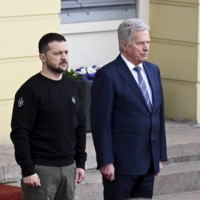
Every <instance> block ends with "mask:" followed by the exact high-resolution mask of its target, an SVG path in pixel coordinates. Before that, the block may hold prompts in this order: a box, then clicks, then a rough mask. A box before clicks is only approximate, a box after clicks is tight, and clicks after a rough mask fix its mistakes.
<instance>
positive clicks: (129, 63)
mask: <svg viewBox="0 0 200 200" xmlns="http://www.w3.org/2000/svg"><path fill="white" fill-rule="evenodd" d="M121 57H122V59H123V60H124V62H125V63H126V65H127V66H128V68H129V69H130V70H131V71H132V70H133V68H134V67H136V66H135V65H134V64H133V63H131V62H130V61H129V60H127V59H126V58H125V57H124V56H123V55H122V54H121ZM137 66H139V67H141V68H142V70H144V68H143V65H142V63H140V64H139V65H137Z"/></svg>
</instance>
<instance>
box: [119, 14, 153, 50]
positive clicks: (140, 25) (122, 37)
mask: <svg viewBox="0 0 200 200" xmlns="http://www.w3.org/2000/svg"><path fill="white" fill-rule="evenodd" d="M145 30H147V31H150V28H149V26H148V25H147V24H145V23H144V22H143V21H142V20H140V19H137V18H133V19H127V20H125V21H123V22H122V23H121V24H120V25H119V28H118V41H119V51H120V52H122V51H123V49H122V47H121V42H122V41H125V42H126V43H127V44H130V42H131V39H132V36H133V33H134V32H136V31H145Z"/></svg>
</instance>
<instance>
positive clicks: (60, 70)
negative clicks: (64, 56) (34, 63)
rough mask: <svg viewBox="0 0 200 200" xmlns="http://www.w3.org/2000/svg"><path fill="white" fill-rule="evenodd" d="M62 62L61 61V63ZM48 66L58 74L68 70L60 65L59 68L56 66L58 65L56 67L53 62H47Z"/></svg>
mask: <svg viewBox="0 0 200 200" xmlns="http://www.w3.org/2000/svg"><path fill="white" fill-rule="evenodd" d="M60 64H61V63H60ZM47 67H48V68H49V69H50V70H51V71H52V72H54V73H56V74H62V73H63V72H65V71H66V70H64V69H62V68H60V67H58V68H56V67H54V66H53V65H52V64H51V63H49V62H48V63H47Z"/></svg>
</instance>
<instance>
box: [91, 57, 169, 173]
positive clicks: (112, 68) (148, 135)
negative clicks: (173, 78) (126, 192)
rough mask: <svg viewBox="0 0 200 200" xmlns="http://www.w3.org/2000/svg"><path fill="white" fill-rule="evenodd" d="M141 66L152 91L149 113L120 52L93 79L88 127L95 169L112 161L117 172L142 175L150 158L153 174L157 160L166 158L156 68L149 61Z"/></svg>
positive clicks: (161, 95) (162, 111) (160, 98)
mask: <svg viewBox="0 0 200 200" xmlns="http://www.w3.org/2000/svg"><path fill="white" fill-rule="evenodd" d="M143 66H144V70H145V72H146V74H147V77H148V80H149V84H150V87H151V90H152V96H153V111H152V113H150V111H149V110H148V106H147V104H146V101H145V99H144V97H143V94H142V92H141V90H140V88H139V86H138V84H137V82H136V81H135V79H134V77H133V75H132V74H131V72H130V70H129V68H128V66H127V65H126V63H125V62H124V61H123V59H122V58H121V55H119V56H118V57H117V59H116V60H114V61H112V62H110V63H108V64H107V65H105V66H104V67H102V68H101V69H100V70H99V71H98V72H97V74H96V76H95V78H94V81H93V85H92V91H91V96H92V102H91V129H92V135H93V141H94V146H95V150H96V154H97V163H98V168H99V167H101V166H103V165H105V164H109V163H113V164H114V166H115V173H117V174H121V175H142V174H145V173H146V172H147V171H148V169H149V166H150V162H151V159H152V161H153V166H154V170H155V173H158V172H159V161H166V160H167V153H166V137H165V122H164V102H163V92H162V85H161V78H160V71H159V68H158V67H157V66H156V65H154V64H152V63H150V62H143Z"/></svg>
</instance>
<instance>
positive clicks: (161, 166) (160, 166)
mask: <svg viewBox="0 0 200 200" xmlns="http://www.w3.org/2000/svg"><path fill="white" fill-rule="evenodd" d="M159 168H160V171H161V170H162V169H163V163H162V161H160V162H159ZM158 174H159V173H158ZM158 174H156V176H158Z"/></svg>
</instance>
